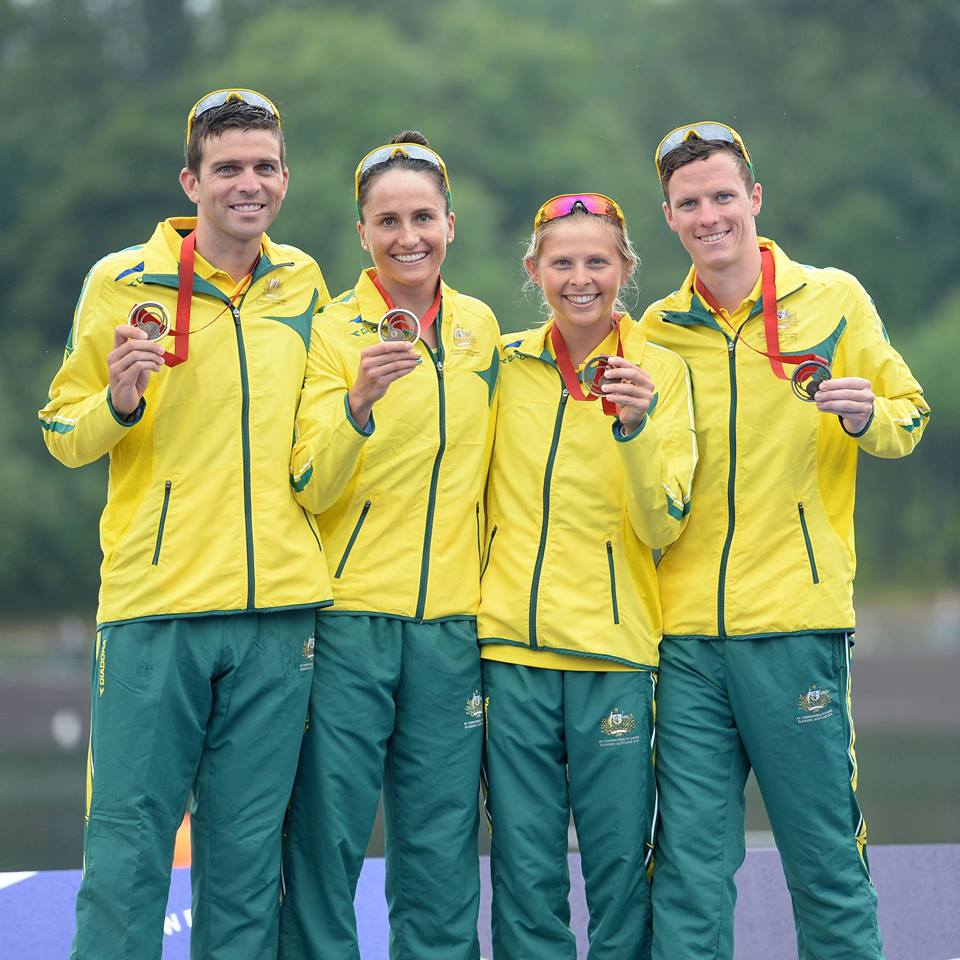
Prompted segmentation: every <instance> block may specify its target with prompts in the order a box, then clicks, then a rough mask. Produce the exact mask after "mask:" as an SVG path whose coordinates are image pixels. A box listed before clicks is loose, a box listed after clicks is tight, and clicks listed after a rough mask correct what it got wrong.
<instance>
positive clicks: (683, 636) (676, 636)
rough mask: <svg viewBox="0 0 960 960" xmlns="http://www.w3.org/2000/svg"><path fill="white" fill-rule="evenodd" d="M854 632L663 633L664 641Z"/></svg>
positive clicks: (843, 629)
mask: <svg viewBox="0 0 960 960" xmlns="http://www.w3.org/2000/svg"><path fill="white" fill-rule="evenodd" d="M853 632H854V628H853V627H816V628H814V629H812V630H770V631H768V632H766V633H727V634H726V635H725V636H722V637H721V636H720V634H718V633H665V634H664V635H663V639H664V640H770V639H773V638H775V637H800V636H805V635H810V634H816V635H824V634H832V633H850V634H852V633H853Z"/></svg>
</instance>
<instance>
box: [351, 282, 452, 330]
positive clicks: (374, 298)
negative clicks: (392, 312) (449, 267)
mask: <svg viewBox="0 0 960 960" xmlns="http://www.w3.org/2000/svg"><path fill="white" fill-rule="evenodd" d="M376 272H377V271H376V268H375V267H368V268H367V269H366V270H362V271H361V272H360V277H359V279H358V280H357V285H356V287H354V292H355V294H356V297H357V306H358V308H359V310H360V319H361V320H362V321H363V323H365V324H368V325H370V326H373V327H376V326H377V324H378V323H379V322H380V318H381V317H382V316H383V315H384V313H386V311H387V305H386V303H385V302H384V299H383V295H382V294H381V293H380V291H379V290H378V289H377V285H376V284H375V283H374V282H373V277H374V276H375V275H376ZM456 298H457V291H456V290H454V289H453V287H448V286H447V285H446V284H445V283H444V282H443V278H442V277H441V278H440V313H439V315H438V316H437V320H438V321H440V320H441V319H442V320H443V322H444V323H448V322H449V321H450V319H451V317H452V316H453V312H454V302H455V301H456Z"/></svg>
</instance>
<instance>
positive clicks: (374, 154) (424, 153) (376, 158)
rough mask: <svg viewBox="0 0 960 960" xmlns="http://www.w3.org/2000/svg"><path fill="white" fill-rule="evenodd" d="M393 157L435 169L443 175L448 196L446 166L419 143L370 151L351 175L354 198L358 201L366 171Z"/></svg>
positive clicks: (385, 145)
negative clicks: (421, 162)
mask: <svg viewBox="0 0 960 960" xmlns="http://www.w3.org/2000/svg"><path fill="white" fill-rule="evenodd" d="M394 157H407V158H409V159H410V160H425V161H426V162H427V163H429V164H430V165H431V166H434V167H436V168H437V169H438V170H439V171H440V172H441V173H442V174H443V182H444V183H445V184H446V186H447V195H448V196H449V195H450V192H451V191H450V177H449V176H448V175H447V165H446V164H445V163H444V162H443V157H441V156H440V154H439V153H437V152H436V151H435V150H431V149H430V148H429V147H425V146H423V144H420V143H385V144H384V145H383V146H382V147H377V148H375V149H374V150H371V151H370V152H369V153H368V154H367V155H366V156H365V157H364V158H363V159H362V160H361V161H360V162H359V163H358V164H357V169H356V172H355V173H354V175H353V193H354V197H355V198H356V199H357V200H358V201H359V199H360V181H361V180H362V179H363V177H364V176H365V175H366V173H367V171H368V170H370V169H371V168H373V167H375V166H377V164H380V163H386V162H387V161H389V160H392V159H393V158H394Z"/></svg>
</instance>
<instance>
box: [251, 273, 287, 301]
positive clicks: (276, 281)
mask: <svg viewBox="0 0 960 960" xmlns="http://www.w3.org/2000/svg"><path fill="white" fill-rule="evenodd" d="M264 300H267V301H278V300H279V301H281V302H282V301H283V284H282V283H281V281H280V278H279V277H271V278H270V279H269V280H268V281H267V282H266V284H264V288H263V292H262V293H261V294H260V296H259V297H257V303H262V302H263V301H264Z"/></svg>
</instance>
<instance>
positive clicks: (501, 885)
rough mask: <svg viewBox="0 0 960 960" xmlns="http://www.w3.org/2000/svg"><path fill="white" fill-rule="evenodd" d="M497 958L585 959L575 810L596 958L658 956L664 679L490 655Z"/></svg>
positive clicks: (487, 689) (489, 772)
mask: <svg viewBox="0 0 960 960" xmlns="http://www.w3.org/2000/svg"><path fill="white" fill-rule="evenodd" d="M483 682H484V696H485V697H486V698H487V744H486V751H485V760H484V769H485V772H486V777H487V785H488V796H487V805H488V809H489V812H490V820H491V824H492V830H493V834H492V848H491V861H490V862H491V872H492V878H493V952H494V957H495V960H576V956H577V949H576V943H575V940H574V935H573V932H572V931H571V930H570V906H569V903H568V900H567V896H568V894H569V890H570V878H569V873H568V869H567V826H568V824H569V821H570V811H571V809H572V810H573V819H574V823H575V825H576V829H577V837H578V838H579V842H580V863H581V869H582V870H583V878H584V886H585V888H586V894H587V906H588V908H589V911H590V922H589V928H588V933H589V939H590V952H589V954H588V957H589V960H646V958H649V956H650V884H649V881H648V879H647V866H648V863H649V859H650V853H651V851H652V841H653V824H654V820H655V816H656V788H655V784H654V776H653V768H652V759H651V748H652V745H653V690H654V685H655V678H654V676H653V675H652V674H650V673H646V672H642V671H631V672H600V671H597V672H593V671H588V672H580V671H572V670H550V669H541V668H537V667H526V666H520V665H516V664H510V663H498V662H496V661H493V660H484V661H483Z"/></svg>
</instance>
